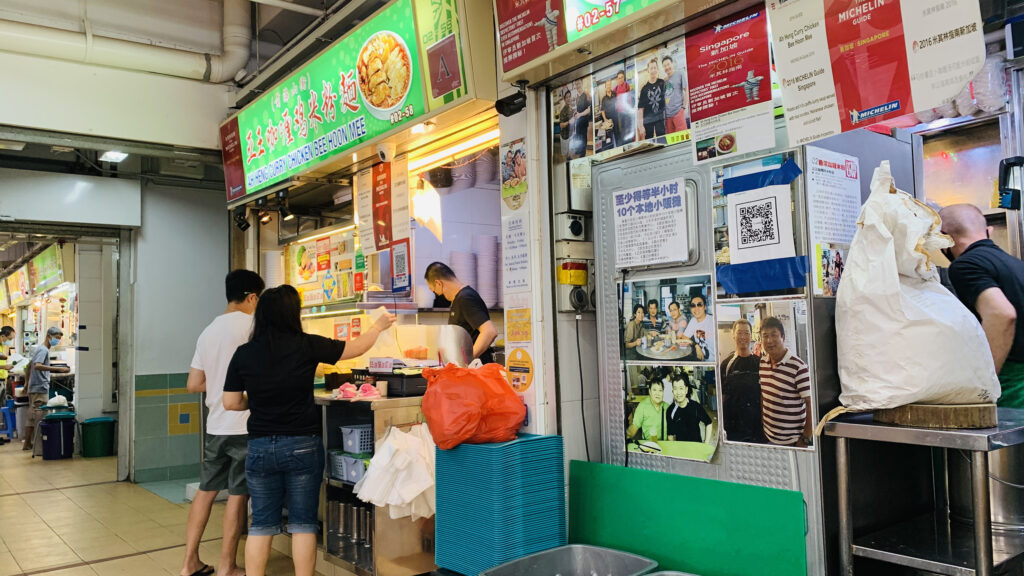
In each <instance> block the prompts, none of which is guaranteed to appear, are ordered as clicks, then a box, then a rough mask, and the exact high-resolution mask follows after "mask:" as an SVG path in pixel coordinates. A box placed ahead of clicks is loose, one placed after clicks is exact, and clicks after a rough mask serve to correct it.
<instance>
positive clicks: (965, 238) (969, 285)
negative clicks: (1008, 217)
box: [939, 204, 1024, 408]
mask: <svg viewBox="0 0 1024 576" xmlns="http://www.w3.org/2000/svg"><path fill="white" fill-rule="evenodd" d="M939 216H940V217H941V218H942V232H943V233H945V234H948V235H949V236H951V237H952V238H953V241H954V242H955V244H954V245H953V247H952V248H947V249H945V250H943V253H944V254H945V255H946V257H947V258H949V260H950V262H952V263H951V264H950V266H949V279H950V281H951V282H952V283H953V287H954V288H955V289H956V294H957V297H958V298H960V300H961V301H962V302H963V303H964V305H965V306H967V308H969V309H970V310H971V312H973V313H974V315H975V316H977V317H978V318H979V319H980V320H981V326H982V328H984V330H985V336H986V337H987V338H988V344H989V347H990V348H991V349H992V359H993V360H994V361H995V364H996V372H998V373H999V383H1000V384H1001V387H1002V391H1003V393H1002V396H1001V397H1000V398H999V405H1000V406H1005V407H1009V408H1024V326H1022V325H1021V321H1022V319H1024V314H1022V313H1021V307H1022V306H1024V262H1022V261H1021V260H1019V259H1017V258H1014V257H1013V256H1010V255H1009V254H1007V253H1006V252H1003V250H1002V249H1000V248H999V247H998V246H996V245H995V243H994V242H992V240H990V239H989V233H990V229H989V227H988V223H987V222H986V221H985V215H984V214H982V213H981V210H979V209H978V208H977V207H975V206H973V205H970V204H954V205H952V206H947V207H946V208H943V209H942V211H941V212H939Z"/></svg>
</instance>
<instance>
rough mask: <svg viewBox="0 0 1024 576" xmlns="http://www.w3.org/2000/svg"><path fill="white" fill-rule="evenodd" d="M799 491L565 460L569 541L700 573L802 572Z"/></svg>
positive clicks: (764, 575) (773, 575)
mask: <svg viewBox="0 0 1024 576" xmlns="http://www.w3.org/2000/svg"><path fill="white" fill-rule="evenodd" d="M806 530H807V526H806V524H805V520H804V500H803V495H802V494H801V493H799V492H793V491H790V490H779V489H776V488H764V487H761V486H750V485H746V484H736V483H732V482H722V481H720V480H708V479H705V478H693V477H690V476H683V475H681V474H668V473H665V472H653V471H650V470H640V469H637V468H624V467H622V466H611V465H608V464H597V463H591V462H581V461H579V460H573V461H572V462H570V464H569V542H570V543H571V544H591V545H594V546H604V547H606V548H613V549H615V550H622V551H624V552H631V553H633V554H639V555H641V556H645V557H647V558H650V559H652V560H655V561H657V562H658V568H657V569H658V570H678V571H681V572H686V573H692V574H701V575H706V576H803V575H805V574H807V547H806V545H805V540H804V534H805V532H806ZM599 573H600V572H599Z"/></svg>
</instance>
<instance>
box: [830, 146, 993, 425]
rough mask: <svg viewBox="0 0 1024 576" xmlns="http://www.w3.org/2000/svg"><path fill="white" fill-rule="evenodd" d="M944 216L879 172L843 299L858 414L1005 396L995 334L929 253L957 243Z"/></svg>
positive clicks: (840, 308) (845, 384) (842, 354)
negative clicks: (943, 278)
mask: <svg viewBox="0 0 1024 576" xmlns="http://www.w3.org/2000/svg"><path fill="white" fill-rule="evenodd" d="M940 229H941V221H940V220H939V215H938V214H937V213H936V212H935V210H932V209H931V208H930V207H928V206H926V205H925V204H923V203H921V202H918V201H917V200H915V199H914V198H913V197H912V196H911V195H909V194H907V193H906V192H903V191H901V190H897V189H896V188H895V186H894V184H893V178H892V173H891V171H890V169H889V162H888V161H885V162H882V164H881V165H880V166H879V167H878V168H876V169H875V174H874V176H873V177H872V179H871V196H870V197H869V198H868V200H867V202H865V203H864V207H863V208H862V209H861V213H860V219H859V220H858V222H857V234H856V235H855V236H854V238H853V244H852V245H851V247H850V255H849V257H848V258H847V262H846V268H845V269H844V270H843V281H842V284H841V286H840V289H839V291H838V296H837V301H836V335H837V342H838V352H839V381H840V385H841V387H842V394H841V395H840V396H839V401H840V402H842V404H843V405H844V406H846V408H847V409H849V410H850V411H864V410H874V409H879V408H894V407H897V406H903V405H906V404H912V403H922V404H981V403H988V402H995V401H996V400H997V399H998V398H999V394H1000V388H999V380H998V378H997V376H996V371H995V365H994V363H993V361H992V354H991V352H990V351H989V346H988V340H986V338H985V333H984V331H982V328H981V324H980V323H979V322H978V320H977V319H976V318H975V317H974V315H973V314H971V312H970V311H969V310H968V309H967V308H966V307H965V306H964V305H963V304H962V303H961V302H960V301H959V300H958V299H957V298H956V297H955V296H954V295H953V294H951V293H950V292H949V291H948V290H946V289H945V288H944V287H943V286H942V285H941V284H940V283H939V275H938V269H937V268H936V267H935V266H934V264H933V263H932V262H931V259H930V258H929V256H928V252H929V251H934V250H938V249H941V248H946V247H949V246H952V244H953V242H952V240H951V239H950V238H949V237H948V236H946V235H944V234H942V233H941V232H940Z"/></svg>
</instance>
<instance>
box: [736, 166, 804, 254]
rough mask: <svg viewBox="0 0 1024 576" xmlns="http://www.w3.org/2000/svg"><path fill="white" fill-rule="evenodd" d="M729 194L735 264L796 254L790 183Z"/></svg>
mask: <svg viewBox="0 0 1024 576" xmlns="http://www.w3.org/2000/svg"><path fill="white" fill-rule="evenodd" d="M726 198H727V200H728V218H729V261H730V263H731V264H745V263H747V262H758V261H762V260H775V259H778V258H792V257H793V256H796V246H795V245H794V243H793V210H792V204H793V200H792V193H791V190H790V186H789V185H788V184H784V185H775V186H766V187H764V188H758V189H755V190H747V191H745V192H737V193H735V194H729V195H728V196H726Z"/></svg>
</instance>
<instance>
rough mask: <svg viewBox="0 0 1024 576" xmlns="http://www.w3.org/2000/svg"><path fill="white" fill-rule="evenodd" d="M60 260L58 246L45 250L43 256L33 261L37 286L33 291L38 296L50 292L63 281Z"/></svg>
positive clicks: (34, 285) (40, 255)
mask: <svg viewBox="0 0 1024 576" xmlns="http://www.w3.org/2000/svg"><path fill="white" fill-rule="evenodd" d="M60 260H61V256H60V249H59V248H58V247H57V245H56V244H54V245H52V246H50V247H49V248H47V249H46V250H43V252H42V253H41V254H39V255H38V256H36V257H35V258H33V259H32V268H33V269H34V271H35V284H33V286H32V289H33V290H35V292H36V293H37V294H38V293H41V292H44V291H46V290H49V289H50V288H53V287H54V286H56V285H58V284H60V283H61V282H62V281H63V280H62V279H61V261H60Z"/></svg>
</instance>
